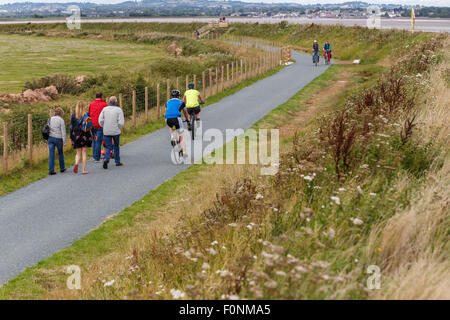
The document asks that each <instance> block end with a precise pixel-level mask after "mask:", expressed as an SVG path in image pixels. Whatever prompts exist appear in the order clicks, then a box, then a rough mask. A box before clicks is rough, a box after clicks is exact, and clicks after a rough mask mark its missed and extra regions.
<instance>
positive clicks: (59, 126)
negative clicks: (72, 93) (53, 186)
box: [47, 108, 66, 176]
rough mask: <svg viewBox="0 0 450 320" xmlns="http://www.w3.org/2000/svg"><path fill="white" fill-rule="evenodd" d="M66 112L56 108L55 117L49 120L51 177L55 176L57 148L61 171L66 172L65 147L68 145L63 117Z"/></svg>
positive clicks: (49, 167)
mask: <svg viewBox="0 0 450 320" xmlns="http://www.w3.org/2000/svg"><path fill="white" fill-rule="evenodd" d="M63 115H64V110H63V109H61V108H56V110H55V115H54V116H53V117H51V118H50V120H49V123H48V125H49V128H50V132H49V136H48V140H47V143H48V151H49V155H50V156H49V159H48V171H49V175H51V176H52V175H55V174H56V172H55V148H56V149H57V150H58V160H59V171H60V172H61V173H63V172H64V171H66V165H65V163H64V146H65V145H66V124H65V123H64V119H63V118H62V116H63Z"/></svg>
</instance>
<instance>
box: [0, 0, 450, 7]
mask: <svg viewBox="0 0 450 320" xmlns="http://www.w3.org/2000/svg"><path fill="white" fill-rule="evenodd" d="M25 1H30V2H62V3H64V2H95V3H120V2H124V1H125V0H87V1H86V0H20V1H11V0H0V3H15V2H25ZM244 1H245V2H267V3H286V2H293V3H301V4H313V3H342V2H347V1H349V0H244ZM365 2H368V3H374V4H375V3H377V4H379V3H395V4H420V5H429V6H433V5H434V6H449V3H450V1H449V0H365Z"/></svg>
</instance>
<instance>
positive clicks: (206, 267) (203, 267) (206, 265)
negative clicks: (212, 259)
mask: <svg viewBox="0 0 450 320" xmlns="http://www.w3.org/2000/svg"><path fill="white" fill-rule="evenodd" d="M210 268H211V267H210V266H209V264H208V263H206V262H203V264H202V269H203V270H209V269H210Z"/></svg>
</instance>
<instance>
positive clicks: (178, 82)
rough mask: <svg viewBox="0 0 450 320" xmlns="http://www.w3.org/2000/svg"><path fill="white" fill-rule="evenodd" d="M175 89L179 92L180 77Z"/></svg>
mask: <svg viewBox="0 0 450 320" xmlns="http://www.w3.org/2000/svg"><path fill="white" fill-rule="evenodd" d="M175 89H177V90H180V77H177V87H176V88H175Z"/></svg>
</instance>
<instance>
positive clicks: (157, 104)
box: [156, 83, 161, 120]
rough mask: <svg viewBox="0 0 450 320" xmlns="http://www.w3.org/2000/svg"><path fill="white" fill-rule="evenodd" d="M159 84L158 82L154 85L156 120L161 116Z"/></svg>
mask: <svg viewBox="0 0 450 320" xmlns="http://www.w3.org/2000/svg"><path fill="white" fill-rule="evenodd" d="M160 91H161V85H160V84H159V83H158V84H157V85H156V110H157V116H158V120H159V118H160V117H161V92H160Z"/></svg>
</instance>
